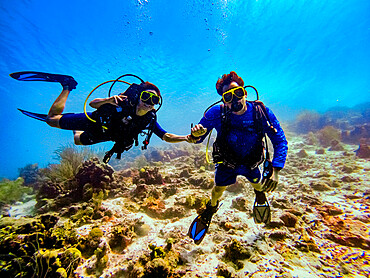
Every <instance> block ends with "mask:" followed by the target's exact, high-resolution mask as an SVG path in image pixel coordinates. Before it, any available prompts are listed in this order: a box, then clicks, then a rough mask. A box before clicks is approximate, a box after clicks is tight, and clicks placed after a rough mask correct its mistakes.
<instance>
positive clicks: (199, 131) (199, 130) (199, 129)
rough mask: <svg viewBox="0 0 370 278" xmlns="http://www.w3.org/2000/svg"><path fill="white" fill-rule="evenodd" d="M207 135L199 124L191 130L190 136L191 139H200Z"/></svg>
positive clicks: (205, 130)
mask: <svg viewBox="0 0 370 278" xmlns="http://www.w3.org/2000/svg"><path fill="white" fill-rule="evenodd" d="M206 133H207V129H206V128H204V127H203V126H202V125H201V124H197V125H195V126H194V127H192V128H191V135H193V137H201V136H203V135H204V134H206Z"/></svg>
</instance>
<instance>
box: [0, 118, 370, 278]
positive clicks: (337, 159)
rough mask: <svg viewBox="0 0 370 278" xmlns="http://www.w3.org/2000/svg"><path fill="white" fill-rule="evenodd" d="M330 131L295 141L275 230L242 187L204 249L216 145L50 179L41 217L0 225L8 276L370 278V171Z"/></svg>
mask: <svg viewBox="0 0 370 278" xmlns="http://www.w3.org/2000/svg"><path fill="white" fill-rule="evenodd" d="M321 123H322V122H320V123H319V124H318V126H317V127H316V130H315V131H314V132H311V133H310V134H304V135H297V134H293V133H291V134H289V136H290V139H289V143H290V145H289V147H290V152H289V156H288V160H287V164H286V167H285V168H284V169H283V170H282V171H280V174H279V175H280V178H279V179H280V182H279V185H278V188H277V190H276V191H274V192H273V193H269V194H267V197H268V199H269V202H270V206H271V211H272V220H271V223H269V225H263V224H262V225H257V224H255V223H254V221H253V219H252V215H251V212H252V207H253V200H254V191H253V188H252V187H251V186H250V184H249V183H248V182H247V180H246V179H245V178H241V177H238V179H237V182H236V184H234V185H232V186H229V187H228V188H227V190H226V191H225V193H224V195H223V198H222V200H221V202H222V203H223V205H222V206H221V207H220V209H219V210H218V212H217V213H216V214H215V215H214V217H213V218H212V223H211V225H210V228H209V231H208V234H207V235H206V237H205V239H204V241H203V242H202V244H200V245H195V244H194V243H193V241H192V240H191V239H190V238H189V237H187V236H186V234H187V231H188V227H189V225H190V223H191V221H192V220H193V219H194V217H195V216H196V214H197V213H199V212H201V211H202V209H204V207H205V204H206V202H207V200H208V199H209V197H210V193H211V188H212V187H213V184H214V183H213V178H214V172H213V170H214V167H213V166H209V165H208V164H206V161H205V153H204V149H201V148H203V147H204V146H195V147H191V146H182V145H180V146H176V147H171V148H160V149H158V150H157V149H153V150H152V151H151V152H150V153H148V154H145V156H144V155H141V156H140V158H137V159H136V160H135V158H134V156H133V154H131V153H130V154H128V160H127V161H126V162H124V164H119V163H118V162H114V163H115V164H114V166H115V168H117V167H120V166H122V165H124V166H122V168H119V169H116V170H114V169H113V168H112V167H111V166H108V165H105V164H103V163H101V162H100V161H99V160H98V159H97V158H91V159H89V160H86V161H82V162H81V163H80V164H79V165H78V166H76V168H74V169H75V170H74V171H72V172H68V173H69V174H68V175H64V174H63V175H61V168H60V166H58V165H54V166H48V168H47V169H38V171H37V172H38V177H37V179H36V182H35V183H36V184H37V186H38V187H36V188H38V189H36V192H37V197H36V198H37V205H36V207H37V208H38V210H37V214H36V216H35V217H34V218H31V217H25V216H23V217H20V218H18V219H17V218H13V217H2V218H1V219H0V274H1V277H168V278H179V277H185V278H190V277H217V276H223V277H299V278H301V277H314V278H319V277H345V276H348V277H366V275H368V273H369V272H370V266H369V264H368V262H369V261H370V255H369V250H370V241H369V239H368V238H369V236H368V235H369V232H370V210H369V198H370V190H369V189H368V184H369V182H370V177H369V175H368V172H369V170H370V161H369V160H368V159H367V158H366V157H362V155H361V153H362V150H359V148H358V145H357V144H358V143H356V145H350V144H346V143H345V142H343V141H341V140H342V139H341V137H340V136H343V133H340V132H338V130H339V129H340V127H338V126H339V125H337V123H338V122H336V121H334V120H332V119H331V118H330V117H327V118H326V120H325V122H324V123H325V126H321ZM328 123H330V124H333V125H331V126H333V129H332V128H328V125H327V124H328ZM340 126H342V127H344V126H346V125H345V124H344V123H342V124H341V125H340ZM333 134H334V136H333ZM338 134H339V137H337V136H338ZM323 138H324V139H323ZM308 141H310V142H311V143H312V144H307V142H308ZM362 144H363V146H367V145H365V144H367V143H366V140H365V141H362ZM362 148H363V147H362ZM356 150H357V151H356ZM365 150H366V149H365ZM133 153H134V154H137V153H135V152H133ZM359 153H360V155H359ZM356 154H357V156H356ZM131 156H132V157H131ZM78 161H80V160H78ZM63 163H64V162H63ZM122 163H123V162H122ZM77 164H78V163H76V164H74V165H77ZM73 167H75V166H73ZM31 168H32V167H31ZM51 171H56V172H57V174H55V173H54V174H51ZM26 172H27V171H26ZM31 172H32V171H30V173H31ZM71 173H72V174H71ZM70 174H71V175H70ZM26 176H27V175H26ZM30 176H32V175H30ZM3 182H5V184H11V186H10V188H13V189H14V188H16V189H17V191H19V189H23V188H27V189H28V190H32V189H31V188H29V187H25V186H24V185H23V181H22V179H19V180H17V181H3ZM7 192H10V193H12V192H11V189H9V190H8V191H7ZM10 193H9V196H10ZM17 193H19V192H17ZM7 197H8V196H7ZM17 198H19V199H17ZM17 198H16V199H17V200H16V201H21V202H18V203H12V204H11V205H9V204H8V200H6V201H5V202H6V205H5V206H4V208H3V210H4V215H6V212H7V209H8V208H9V207H12V206H17V205H21V204H22V197H19V196H18V197H17ZM46 212H47V213H46Z"/></svg>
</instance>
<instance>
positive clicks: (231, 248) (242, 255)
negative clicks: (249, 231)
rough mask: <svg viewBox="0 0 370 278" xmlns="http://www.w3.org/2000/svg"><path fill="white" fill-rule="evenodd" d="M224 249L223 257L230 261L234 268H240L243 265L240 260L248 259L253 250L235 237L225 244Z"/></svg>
mask: <svg viewBox="0 0 370 278" xmlns="http://www.w3.org/2000/svg"><path fill="white" fill-rule="evenodd" d="M224 249H225V254H224V256H223V258H224V259H225V260H226V261H230V262H232V263H233V264H234V267H235V268H236V269H241V268H243V266H244V265H243V263H242V262H241V261H240V260H245V259H249V258H250V257H251V256H252V254H253V251H252V249H251V248H250V247H249V246H247V245H246V244H243V243H241V242H240V241H238V240H236V239H232V240H231V243H230V244H228V245H226V246H225V247H224Z"/></svg>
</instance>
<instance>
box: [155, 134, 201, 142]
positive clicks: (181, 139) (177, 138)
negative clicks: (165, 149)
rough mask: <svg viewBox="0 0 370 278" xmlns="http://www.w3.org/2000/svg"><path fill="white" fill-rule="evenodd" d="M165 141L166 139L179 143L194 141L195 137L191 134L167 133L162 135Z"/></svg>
mask: <svg viewBox="0 0 370 278" xmlns="http://www.w3.org/2000/svg"><path fill="white" fill-rule="evenodd" d="M162 140H163V141H166V142H168V143H179V142H184V141H186V142H188V143H194V142H195V141H194V139H193V137H192V136H191V135H190V134H189V135H186V136H181V135H176V134H172V133H165V134H164V135H163V137H162Z"/></svg>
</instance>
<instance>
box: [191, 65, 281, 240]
mask: <svg viewBox="0 0 370 278" xmlns="http://www.w3.org/2000/svg"><path fill="white" fill-rule="evenodd" d="M246 87H252V88H253V89H254V90H255V91H256V93H257V99H258V92H257V90H256V89H255V88H254V87H253V86H245V87H244V81H243V79H242V78H241V77H239V76H238V75H237V74H236V73H235V72H234V71H232V72H230V73H229V74H224V75H223V76H222V77H221V78H220V79H218V81H217V83H216V89H217V93H218V94H219V95H220V96H222V102H223V103H222V104H221V105H217V106H216V105H213V106H211V107H210V108H208V109H207V110H206V112H205V113H204V116H203V118H202V119H201V120H200V122H199V124H197V125H195V126H194V127H192V129H191V135H192V136H193V137H194V139H196V140H197V143H200V142H202V141H203V140H204V139H205V138H206V137H207V135H208V134H209V132H210V131H211V130H212V129H213V128H215V129H216V131H217V137H216V141H215V143H214V144H213V153H212V156H213V162H214V163H215V164H216V172H215V186H214V187H213V189H212V198H211V200H210V201H209V202H208V203H207V204H206V209H205V210H204V212H203V213H201V214H200V215H198V216H197V217H196V219H195V220H194V221H193V223H192V224H191V226H190V229H189V232H188V235H189V236H190V237H191V238H192V239H194V242H195V243H196V244H199V243H200V242H201V241H202V240H203V238H204V236H205V234H206V232H207V230H208V227H209V225H210V222H211V219H212V216H213V214H214V213H216V211H217V209H218V208H219V199H220V198H221V196H222V194H223V192H224V191H225V189H226V188H227V186H228V185H231V184H234V183H235V182H236V177H237V176H238V175H242V176H244V177H246V178H247V179H248V181H249V182H250V183H251V184H252V186H253V188H254V191H255V194H256V199H255V201H254V206H253V218H254V221H255V223H265V224H268V223H269V222H270V220H271V213H270V207H269V204H268V201H267V198H266V195H265V192H271V191H273V190H275V188H276V186H277V184H278V176H279V171H280V170H281V169H282V168H283V167H284V164H285V160H286V156H287V151H288V143H287V140H286V138H285V134H284V131H283V130H282V128H281V126H280V124H279V121H278V120H277V119H276V117H275V115H274V114H273V113H272V111H271V110H270V109H269V108H267V107H266V106H264V104H263V103H262V102H260V101H258V100H257V101H247V100H246V96H247V92H246ZM266 134H267V136H268V137H269V138H270V140H271V142H272V144H273V147H274V156H273V160H272V162H271V160H270V155H269V151H268V145H267V139H266ZM265 152H266V156H265V154H264V153H265ZM262 163H263V165H264V167H263V173H262V174H261V172H260V169H259V167H258V166H259V165H260V164H262Z"/></svg>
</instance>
